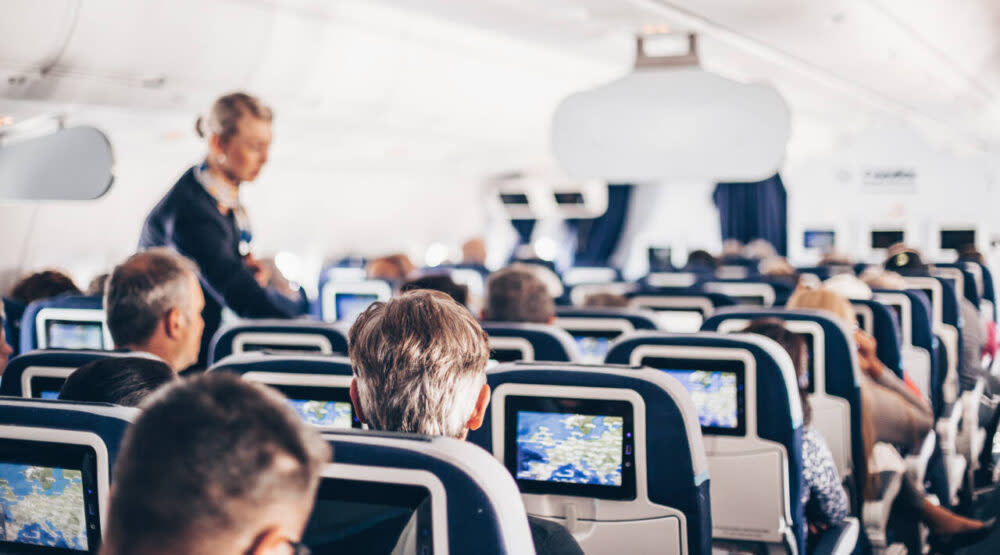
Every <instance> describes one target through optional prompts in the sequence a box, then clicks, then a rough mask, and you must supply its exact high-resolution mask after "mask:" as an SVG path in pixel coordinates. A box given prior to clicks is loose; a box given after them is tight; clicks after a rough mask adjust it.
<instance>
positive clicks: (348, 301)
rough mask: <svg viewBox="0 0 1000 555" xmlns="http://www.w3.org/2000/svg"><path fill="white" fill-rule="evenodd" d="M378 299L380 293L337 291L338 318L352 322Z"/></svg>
mask: <svg viewBox="0 0 1000 555" xmlns="http://www.w3.org/2000/svg"><path fill="white" fill-rule="evenodd" d="M377 300H378V295H367V294H353V293H337V296H336V303H337V319H338V320H346V321H349V322H352V321H354V320H356V319H357V318H358V316H359V315H360V314H361V313H362V312H364V311H365V309H366V308H368V305H370V304H372V303H373V302H375V301H377Z"/></svg>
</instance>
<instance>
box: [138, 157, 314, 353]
mask: <svg viewBox="0 0 1000 555" xmlns="http://www.w3.org/2000/svg"><path fill="white" fill-rule="evenodd" d="M213 190H215V189H214V188H213V187H212V183H211V182H210V176H208V175H207V171H206V168H205V166H204V165H202V166H195V167H193V168H191V169H189V170H188V171H187V172H185V173H184V175H183V176H181V178H180V179H179V180H178V181H177V183H176V184H175V185H174V186H173V188H171V189H170V191H169V192H168V193H167V195H166V196H165V197H163V199H162V200H161V201H160V202H159V203H158V204H157V205H156V207H154V208H153V211H152V212H150V214H149V216H148V217H147V218H146V222H145V224H143V227H142V234H141V235H140V237H139V249H140V250H142V249H146V248H149V247H169V248H172V249H174V250H176V251H177V252H179V253H181V254H183V255H184V256H186V257H188V258H190V259H191V260H193V261H194V262H195V263H196V264H197V265H198V270H199V276H198V279H199V281H200V282H201V286H202V289H203V290H204V292H205V310H204V311H203V312H202V317H203V318H204V320H205V332H204V333H203V334H202V338H201V354H200V355H199V357H198V366H199V367H204V366H206V365H207V364H206V363H207V358H208V345H209V343H210V342H211V340H212V336H213V335H214V334H215V332H216V330H218V329H219V325H220V324H221V322H222V308H223V307H224V306H225V307H229V308H230V309H231V310H232V311H233V312H235V313H236V314H238V315H239V316H242V317H244V318H289V317H292V316H295V315H296V311H295V309H296V307H295V306H294V305H293V304H292V303H289V302H287V301H284V300H283V299H282V298H280V294H278V293H275V292H272V291H268V290H267V289H265V288H263V287H261V286H260V285H259V284H258V283H257V280H256V279H255V278H254V274H253V272H252V271H251V270H250V269H249V268H247V267H246V265H244V263H243V257H244V256H246V255H247V254H249V253H250V241H251V239H252V235H251V233H250V230H249V226H248V224H247V222H246V217H245V213H243V211H242V206H239V205H238V204H236V205H233V204H230V203H227V202H226V199H224V198H220V196H219V195H218V194H216V193H213V192H210V191H213ZM236 202H238V201H236ZM227 204H229V206H228V208H229V209H228V210H227V212H228V213H227V214H223V213H222V211H220V209H219V207H220V206H224V207H227Z"/></svg>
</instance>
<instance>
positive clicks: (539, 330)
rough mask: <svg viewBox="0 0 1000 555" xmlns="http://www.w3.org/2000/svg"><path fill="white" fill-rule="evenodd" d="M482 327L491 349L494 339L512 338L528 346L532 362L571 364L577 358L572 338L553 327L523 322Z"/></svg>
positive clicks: (500, 323)
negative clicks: (524, 342) (531, 353)
mask: <svg viewBox="0 0 1000 555" xmlns="http://www.w3.org/2000/svg"><path fill="white" fill-rule="evenodd" d="M482 326H483V329H484V330H485V331H486V334H487V335H489V337H490V342H491V349H492V348H493V347H492V343H493V340H494V339H495V338H512V339H515V340H517V339H520V340H523V341H526V342H527V343H528V344H530V348H531V350H532V351H533V355H532V356H531V357H530V358H531V359H532V360H544V361H550V362H572V361H574V360H577V358H578V357H579V354H578V352H577V348H576V343H575V342H574V341H573V337H572V336H571V335H569V334H568V333H566V331H565V330H563V329H560V328H557V327H555V326H550V325H547V324H530V323H524V322H483V323H482ZM501 341H502V340H501Z"/></svg>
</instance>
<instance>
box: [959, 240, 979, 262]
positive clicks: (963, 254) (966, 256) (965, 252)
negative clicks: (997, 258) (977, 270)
mask: <svg viewBox="0 0 1000 555" xmlns="http://www.w3.org/2000/svg"><path fill="white" fill-rule="evenodd" d="M958 259H959V260H968V261H972V262H978V263H980V264H982V265H983V266H985V265H986V257H984V256H983V253H981V252H979V249H977V248H976V245H975V244H974V243H966V244H965V245H962V246H961V247H959V249H958Z"/></svg>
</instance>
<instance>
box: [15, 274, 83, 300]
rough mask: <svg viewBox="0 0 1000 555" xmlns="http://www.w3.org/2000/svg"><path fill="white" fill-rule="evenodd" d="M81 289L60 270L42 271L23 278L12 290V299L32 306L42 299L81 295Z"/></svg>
mask: <svg viewBox="0 0 1000 555" xmlns="http://www.w3.org/2000/svg"><path fill="white" fill-rule="evenodd" d="M81 294H82V292H81V291H80V288H79V287H77V286H76V284H75V283H73V278H71V277H69V276H68V275H66V274H65V273H63V272H61V271H59V270H42V271H40V272H35V273H33V274H30V275H27V276H25V277H23V278H21V279H20V280H19V281H18V282H17V283H15V284H14V288H13V289H11V291H10V295H8V297H10V298H11V299H13V300H15V301H18V302H21V303H24V304H31V303H33V302H35V301H40V300H42V299H51V298H52V297H58V296H60V295H81Z"/></svg>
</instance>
